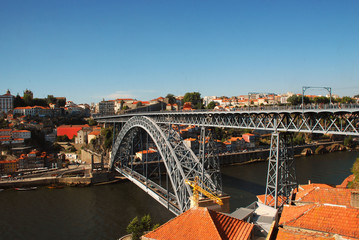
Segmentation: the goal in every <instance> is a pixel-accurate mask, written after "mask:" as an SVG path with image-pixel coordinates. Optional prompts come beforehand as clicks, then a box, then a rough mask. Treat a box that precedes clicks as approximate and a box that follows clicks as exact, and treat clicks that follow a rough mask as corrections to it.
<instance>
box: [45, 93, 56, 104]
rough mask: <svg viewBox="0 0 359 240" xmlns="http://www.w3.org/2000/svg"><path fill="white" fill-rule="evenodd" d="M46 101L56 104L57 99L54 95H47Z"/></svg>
mask: <svg viewBox="0 0 359 240" xmlns="http://www.w3.org/2000/svg"><path fill="white" fill-rule="evenodd" d="M46 101H47V104H50V103H51V104H56V102H57V99H56V98H55V97H54V96H53V95H47V98H46Z"/></svg>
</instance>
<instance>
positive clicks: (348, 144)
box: [344, 136, 353, 147]
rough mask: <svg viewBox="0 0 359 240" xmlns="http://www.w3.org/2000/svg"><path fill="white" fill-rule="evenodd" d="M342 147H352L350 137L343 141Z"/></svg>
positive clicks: (351, 138)
mask: <svg viewBox="0 0 359 240" xmlns="http://www.w3.org/2000/svg"><path fill="white" fill-rule="evenodd" d="M344 146H346V147H352V146H353V137H352V136H348V137H346V138H345V139H344Z"/></svg>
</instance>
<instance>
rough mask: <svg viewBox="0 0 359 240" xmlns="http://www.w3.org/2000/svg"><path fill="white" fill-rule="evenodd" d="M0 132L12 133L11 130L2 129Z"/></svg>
mask: <svg viewBox="0 0 359 240" xmlns="http://www.w3.org/2000/svg"><path fill="white" fill-rule="evenodd" d="M0 132H11V129H0Z"/></svg>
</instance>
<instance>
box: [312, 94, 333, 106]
mask: <svg viewBox="0 0 359 240" xmlns="http://www.w3.org/2000/svg"><path fill="white" fill-rule="evenodd" d="M329 102H330V100H329V98H327V97H323V96H321V97H315V98H314V103H316V104H320V103H323V104H328V103H329Z"/></svg>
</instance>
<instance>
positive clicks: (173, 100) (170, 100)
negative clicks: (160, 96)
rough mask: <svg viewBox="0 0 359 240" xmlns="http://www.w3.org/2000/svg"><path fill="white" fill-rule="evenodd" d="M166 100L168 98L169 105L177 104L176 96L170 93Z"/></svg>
mask: <svg viewBox="0 0 359 240" xmlns="http://www.w3.org/2000/svg"><path fill="white" fill-rule="evenodd" d="M166 98H168V103H169V104H175V103H176V98H175V95H173V94H171V93H169V94H167V96H166Z"/></svg>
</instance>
